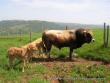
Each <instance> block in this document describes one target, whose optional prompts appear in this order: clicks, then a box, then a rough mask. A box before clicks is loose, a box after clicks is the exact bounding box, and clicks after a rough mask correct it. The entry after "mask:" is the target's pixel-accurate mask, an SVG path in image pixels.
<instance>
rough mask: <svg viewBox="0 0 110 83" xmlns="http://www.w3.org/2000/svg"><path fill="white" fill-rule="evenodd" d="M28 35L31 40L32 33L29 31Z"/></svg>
mask: <svg viewBox="0 0 110 83" xmlns="http://www.w3.org/2000/svg"><path fill="white" fill-rule="evenodd" d="M29 37H30V42H31V40H32V33H31V31H30V33H29Z"/></svg>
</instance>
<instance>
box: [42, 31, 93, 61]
mask: <svg viewBox="0 0 110 83" xmlns="http://www.w3.org/2000/svg"><path fill="white" fill-rule="evenodd" d="M92 40H93V37H92V32H91V31H90V30H88V29H74V30H47V31H44V32H43V34H42V41H43V43H44V48H45V52H46V53H48V57H49V58H50V50H51V47H52V45H54V46H56V47H57V48H59V49H61V48H62V47H69V48H70V53H69V58H70V59H71V58H72V53H73V49H76V48H79V47H81V46H82V45H83V44H84V43H90V42H91V41H92Z"/></svg>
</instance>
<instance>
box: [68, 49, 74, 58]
mask: <svg viewBox="0 0 110 83" xmlns="http://www.w3.org/2000/svg"><path fill="white" fill-rule="evenodd" d="M72 53H73V48H70V53H69V59H70V60H72Z"/></svg>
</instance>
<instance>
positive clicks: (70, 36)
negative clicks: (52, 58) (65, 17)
mask: <svg viewBox="0 0 110 83" xmlns="http://www.w3.org/2000/svg"><path fill="white" fill-rule="evenodd" d="M74 38H75V30H48V31H45V32H44V33H43V40H44V41H45V42H46V43H48V42H49V41H50V42H51V44H53V45H55V46H57V47H65V46H70V44H71V41H72V40H74Z"/></svg>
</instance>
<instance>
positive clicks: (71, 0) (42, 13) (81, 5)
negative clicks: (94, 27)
mask: <svg viewBox="0 0 110 83" xmlns="http://www.w3.org/2000/svg"><path fill="white" fill-rule="evenodd" d="M0 20H45V21H53V22H68V23H69V22H70V23H85V24H102V23H103V22H107V23H109V24H110V0H0Z"/></svg>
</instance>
